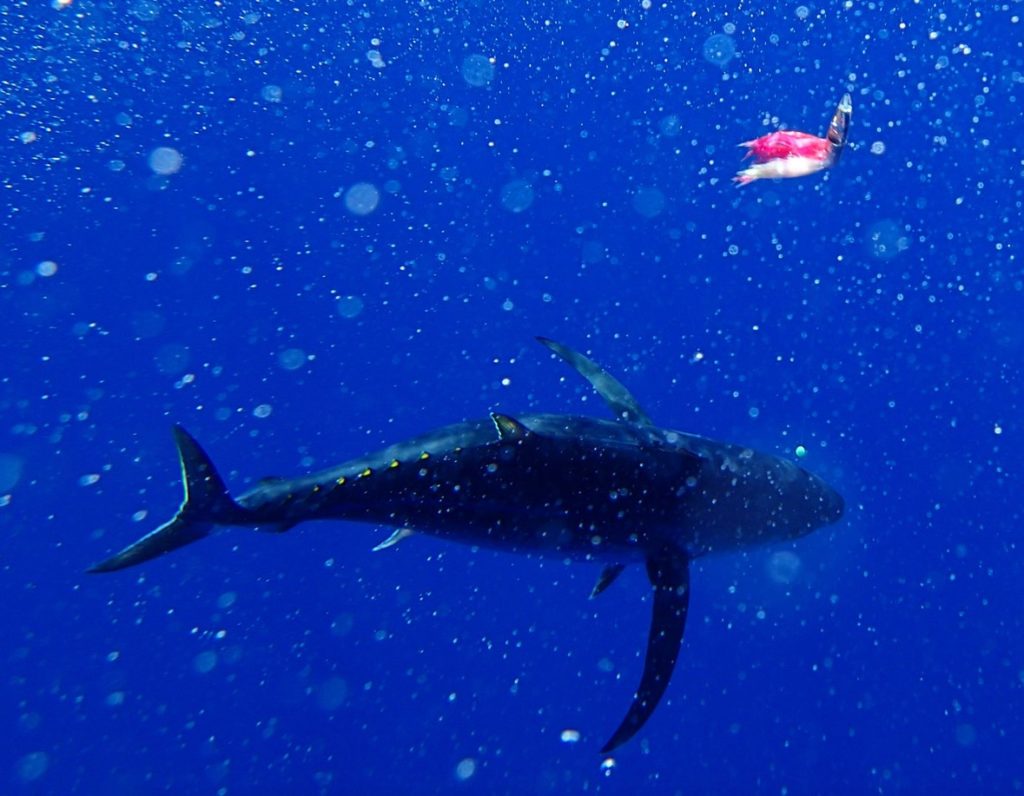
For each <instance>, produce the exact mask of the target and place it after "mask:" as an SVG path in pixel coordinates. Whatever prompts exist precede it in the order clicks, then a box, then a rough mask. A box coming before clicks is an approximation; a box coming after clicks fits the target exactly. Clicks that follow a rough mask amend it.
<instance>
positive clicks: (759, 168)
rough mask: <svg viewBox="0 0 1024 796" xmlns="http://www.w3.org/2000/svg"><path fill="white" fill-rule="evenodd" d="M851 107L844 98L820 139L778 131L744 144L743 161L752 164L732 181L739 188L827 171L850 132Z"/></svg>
mask: <svg viewBox="0 0 1024 796" xmlns="http://www.w3.org/2000/svg"><path fill="white" fill-rule="evenodd" d="M852 113H853V104H852V101H851V99H850V95H849V94H844V95H843V99H842V100H841V101H840V103H839V105H838V107H837V108H836V112H835V114H833V116H832V121H831V123H830V124H829V126H828V132H827V133H826V134H825V137H824V138H819V137H818V136H816V135H811V134H810V133H800V132H797V131H795V130H778V131H776V132H774V133H769V134H768V135H763V136H761V137H760V138H755V139H754V140H753V141H744V142H743V143H742V144H740V146H745V147H747V154H746V155H745V157H748V158H753V159H754V164H753V165H751V166H749V167H748V168H745V169H743V171H741V172H739V173H738V174H737V175H736V176H735V177H734V178H733V179H734V180H735V181H736V182H737V183H738V184H740V185H746V184H747V183H751V182H754V181H755V180H764V179H785V178H788V177H805V176H807V175H808V174H814V173H815V172H818V171H822V170H823V169H827V168H830V167H831V166H834V165H835V164H836V161H838V160H839V156H840V155H841V154H842V151H843V147H844V146H845V145H846V136H847V133H848V132H849V129H850V116H851V115H852Z"/></svg>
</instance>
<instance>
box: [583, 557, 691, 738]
mask: <svg viewBox="0 0 1024 796" xmlns="http://www.w3.org/2000/svg"><path fill="white" fill-rule="evenodd" d="M689 564H690V562H689V560H688V559H687V557H686V554H685V553H684V552H682V551H681V550H677V549H675V548H665V549H663V550H661V551H660V552H657V553H653V554H651V555H649V556H648V557H647V576H648V577H649V578H650V580H651V586H652V587H653V588H654V610H653V612H652V615H651V629H650V631H649V632H648V635H647V657H646V658H644V673H643V675H641V677H640V685H639V686H638V687H637V689H636V694H635V695H634V696H633V704H631V705H630V706H629V712H628V713H626V718H624V719H623V720H622V724H620V725H619V728H618V729H617V730H616V731H615V734H614V735H612V737H611V738H610V739H609V741H608V743H606V744H605V745H604V748H602V749H601V752H602V754H607V753H608V752H610V751H612V750H613V749H615V748H616V747H617V746H621V745H622V744H624V743H625V742H626V741H628V740H629V739H630V738H632V737H633V736H634V735H636V734H637V732H638V731H639V730H640V728H641V727H643V726H644V724H645V723H646V722H647V720H648V719H649V718H650V717H651V714H652V713H654V709H655V708H656V707H657V706H658V701H659V700H660V699H661V695H662V694H664V693H665V689H666V688H667V687H668V681H669V680H670V679H672V670H673V669H675V667H676V658H677V657H678V655H679V645H680V644H681V643H682V641H683V630H684V629H685V628H686V612H687V609H688V608H689V605H690V566H689Z"/></svg>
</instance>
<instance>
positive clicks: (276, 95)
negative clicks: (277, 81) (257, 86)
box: [260, 83, 284, 102]
mask: <svg viewBox="0 0 1024 796" xmlns="http://www.w3.org/2000/svg"><path fill="white" fill-rule="evenodd" d="M260 96H261V97H263V99H264V100H266V101H267V102H280V101H281V99H282V97H284V89H282V88H281V87H280V86H276V85H274V84H273V83H268V84H267V85H265V86H264V87H263V89H262V90H261V91H260Z"/></svg>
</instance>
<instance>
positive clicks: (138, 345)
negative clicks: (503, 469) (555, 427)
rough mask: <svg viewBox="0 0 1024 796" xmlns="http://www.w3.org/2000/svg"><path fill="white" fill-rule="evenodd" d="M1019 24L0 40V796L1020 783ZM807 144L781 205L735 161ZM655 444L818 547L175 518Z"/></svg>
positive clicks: (402, 20) (629, 6) (478, 15)
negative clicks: (678, 451) (695, 552)
mask: <svg viewBox="0 0 1024 796" xmlns="http://www.w3.org/2000/svg"><path fill="white" fill-rule="evenodd" d="M1022 13H1024V7H1022V4H1021V3H1020V2H1010V3H967V2H965V0H960V1H959V2H949V3H938V2H920V3H913V4H912V3H891V4H884V3H876V2H865V1H864V0H848V2H846V3H843V4H839V3H822V4H820V5H815V4H806V5H801V4H799V3H784V4H773V3H765V2H755V3H747V2H740V3H737V2H735V1H734V2H732V3H728V4H724V5H719V6H688V5H685V4H680V3H673V2H664V3H663V2H658V0H635V1H631V2H608V1H607V0H597V2H591V3H560V2H517V3H508V4H502V3H492V2H482V0H481V1H479V2H463V3H454V2H431V0H420V2H401V3H384V2H369V1H367V2H364V1H363V0H349V2H344V3H343V2H326V1H324V0H321V1H320V2H301V3H299V2H297V3H291V2H255V0H253V1H251V2H241V3H236V2H232V1H231V0H225V1H224V2H203V1H200V0H186V1H185V2H181V3H174V4H172V3H166V2H157V1H156V0H129V1H128V2H124V3H121V2H100V1H93V2H90V1H89V0H74V2H61V3H57V4H54V5H51V4H50V3H48V2H43V1H41V2H36V1H33V2H10V3H5V4H4V5H3V6H0V15H2V16H0V19H2V27H0V52H2V55H3V66H2V67H0V75H2V77H0V99H2V105H0V118H2V120H3V136H2V139H0V140H2V144H0V146H2V148H3V152H4V156H3V161H4V167H3V169H2V171H0V188H2V193H0V212H2V215H3V244H4V245H3V248H2V253H0V309H2V311H0V339H2V344H0V346H2V347H0V351H2V354H0V363H2V370H0V534H2V535H0V540H2V541H0V567H2V570H0V572H2V578H0V622H2V625H0V627H2V629H3V633H2V640H0V660H2V662H3V668H2V679H0V734H2V736H3V737H4V738H6V742H5V743H4V744H3V751H2V752H0V792H4V793H11V794H22V793H25V794H36V793H39V794H50V793H53V794H57V793H62V794H69V793H76V794H109V793H132V794H148V793H174V794H181V793H209V794H249V793H325V794H332V793H339V794H348V793H352V794H367V793H382V794H390V793H394V794H399V793H401V794H436V793H462V794H495V793H507V794H534V793H535V794H562V793H580V792H595V793H609V794H612V793H638V792H642V793H665V794H676V793H678V794H693V793H765V794H824V793H869V792H870V793H883V794H916V793H945V792H961V793H983V792H984V793H1010V792H1015V791H1019V790H1021V789H1024V755H1022V754H1021V750H1022V749H1024V740H1022V739H1024V638H1022V629H1024V619H1022V612H1021V607H1022V604H1024V585H1022V584H1024V560H1022V559H1024V551H1022V549H1021V545H1020V543H1019V542H1018V539H1019V538H1020V535H1021V520H1022V517H1021V515H1022V507H1021V506H1022V504H1021V492H1020V490H1021V474H1022V468H1024V456H1022V453H1021V446H1022V435H1024V428H1022V424H1021V420H1020V417H1021V409H1022V387H1021V384H1022V382H1021V376H1022V372H1021V371H1022V364H1024V360H1022V355H1024V302H1022V299H1024V273H1022V265H1021V256H1020V250H1021V245H1022V237H1021V232H1020V227H1021V203H1022V174H1024V155H1022V149H1021V147H1020V145H1019V136H1018V135H1017V129H1018V127H1019V124H1020V113H1021V110H1022V108H1021V104H1022V98H1024V51H1022V45H1021V40H1022V32H1024V26H1022V23H1021V21H1020V15H1021V14H1022ZM847 91H849V92H850V94H851V96H852V98H853V123H852V127H851V132H850V139H849V144H848V146H847V151H846V152H845V154H844V155H843V158H842V160H841V162H840V163H839V164H838V165H837V166H836V167H835V168H834V169H832V170H830V171H828V172H825V173H824V174H819V175H814V176H811V177H806V178H803V179H799V180H790V181H782V182H770V181H762V182H758V183H755V184H753V185H749V186H745V187H742V188H737V187H735V186H734V185H733V183H732V182H731V178H732V176H733V175H734V174H735V172H736V171H737V170H738V169H739V168H741V167H742V165H743V161H742V159H741V158H742V153H743V150H742V149H740V148H739V147H738V146H737V145H738V144H739V143H741V142H743V141H747V140H750V139H752V138H755V137H757V136H759V135H763V134H765V133H768V132H771V131H772V130H775V129H777V128H779V127H788V128H791V129H798V130H805V131H807V132H811V133H815V134H819V135H820V134H822V133H823V131H824V129H825V127H826V125H827V123H828V119H829V118H830V117H831V114H832V111H833V109H834V108H835V105H836V102H838V100H839V98H840V97H841V96H842V94H843V93H844V92H847ZM534 335H545V336H549V337H553V338H555V339H557V340H560V341H563V342H565V343H566V344H568V345H571V346H573V347H575V348H578V349H580V350H583V351H586V352H587V353H588V354H589V355H591V356H592V357H593V358H594V359H595V360H597V361H598V362H599V363H601V364H602V365H603V366H604V367H606V368H607V369H608V370H609V371H610V372H611V373H613V374H615V375H616V376H617V377H618V378H619V379H620V380H621V381H622V382H623V383H624V384H625V385H626V386H627V387H629V388H630V389H631V390H632V392H633V393H634V394H635V395H636V396H637V398H638V399H639V400H640V402H641V403H642V404H643V406H644V407H645V408H646V409H647V411H648V412H649V413H650V415H651V416H652V417H653V418H654V420H655V422H657V423H659V424H660V425H663V426H666V427H669V428H677V429H681V430H684V431H688V432H692V433H697V434H701V435H705V436H709V437H713V438H716V439H723V440H728V441H733V442H738V443H742V444H745V445H750V446H752V447H755V448H758V449H761V450H764V451H766V452H770V453H774V454H776V455H780V456H784V457H787V458H790V459H792V460H794V461H795V460H797V459H798V458H799V460H800V463H801V464H802V465H803V466H805V467H807V468H808V469H810V470H811V471H813V472H815V473H817V474H818V475H821V476H822V477H823V478H825V479H826V480H827V481H829V482H830V483H831V484H832V485H834V486H835V487H836V488H837V489H838V490H839V491H840V492H841V493H842V494H843V495H844V497H845V498H846V503H847V514H846V517H845V518H844V519H843V520H842V521H841V522H840V523H838V524H837V525H834V526H830V527H828V528H825V529H823V530H820V531H818V532H816V533H815V534H813V535H811V536H809V537H807V538H806V539H803V540H800V541H798V542H796V543H788V544H780V545H775V546H772V547H767V548H764V549H758V550H752V551H750V552H747V553H744V554H737V555H731V556H723V557H718V558H704V559H699V560H698V561H697V562H696V563H695V565H694V568H693V579H692V586H693V596H692V601H691V604H690V618H689V623H688V628H687V633H686V638H685V639H684V642H683V648H682V652H681V655H680V658H679V663H678V666H677V668H676V671H675V675H674V678H673V681H672V683H671V685H670V686H669V689H668V692H667V693H666V696H665V699H664V700H663V702H662V704H661V706H660V707H659V709H658V710H657V711H656V712H655V714H654V716H653V718H652V719H651V721H650V722H649V723H648V724H647V726H646V727H644V728H643V730H642V731H641V733H640V734H639V735H638V736H637V738H636V739H634V740H633V741H632V742H630V743H629V744H627V745H626V746H624V747H622V748H621V749H619V750H616V752H615V754H614V755H613V757H611V758H607V759H606V758H605V757H603V756H601V755H600V754H599V752H598V750H599V749H600V747H601V745H602V744H603V743H604V741H605V740H607V737H608V736H609V735H610V733H611V732H612V730H613V729H614V728H615V726H617V724H618V722H619V720H620V719H621V717H622V715H623V714H624V712H625V710H626V708H627V706H628V704H629V700H630V698H631V696H632V693H633V688H634V687H635V685H636V683H637V681H638V678H639V673H640V667H641V663H642V654H643V650H644V645H645V642H646V634H647V626H648V621H649V614H650V593H649V592H650V588H649V586H648V585H647V581H646V577H645V575H644V573H643V570H642V567H632V568H630V569H628V570H627V571H626V573H625V574H624V575H623V577H622V578H621V579H620V580H619V581H618V582H617V583H616V584H615V586H614V588H612V589H610V590H609V591H608V592H606V593H605V594H603V595H601V597H600V598H599V599H596V600H589V599H588V594H589V592H590V589H591V587H592V585H593V583H594V581H595V579H596V577H597V574H598V572H599V570H600V566H599V565H597V564H580V563H575V564H567V563H563V562H562V561H560V560H558V559H546V560H539V559H536V558H530V557H525V556H515V555H512V554H503V553H499V552H494V551H489V550H477V549H473V548H470V547H464V546H458V545H454V544H449V543H445V542H442V541H440V540H436V539H432V538H430V537H428V536H423V535H420V536H416V537H415V538H412V539H409V540H407V541H405V542H403V543H402V544H401V545H399V546H397V547H395V548H392V549H388V550H385V551H382V552H377V553H371V552H370V548H371V547H373V546H374V545H375V544H377V543H379V542H380V541H382V540H383V539H384V538H386V537H387V535H388V534H389V533H391V531H392V530H394V529H393V528H372V527H369V526H365V525H357V524H352V523H341V522H337V523H317V524H307V525H304V526H300V527H297V528H295V529H294V530H292V531H290V532H289V533H288V534H285V535H273V534H258V533H254V532H252V531H250V530H247V529H230V530H227V531H225V532H223V533H221V534H218V535H217V536H215V537H214V538H211V539H208V540H206V541H204V542H202V543H200V544H196V545H194V546H191V547H189V548H187V549H183V550H181V551H178V552H177V553H175V554H173V555H171V556H167V557H165V558H161V559H160V560H158V561H154V562H151V563H149V564H147V565H145V566H143V567H141V568H137V569H131V570H127V571H124V572H120V573H116V574H112V575H87V574H85V570H86V569H87V568H88V567H89V566H90V565H91V564H92V563H94V562H95V561H98V560H100V559H102V558H104V557H106V556H107V555H109V554H111V553H112V552H114V551H115V550H117V549H120V548H121V547H122V546H123V545H125V544H127V543H129V542H131V541H133V540H134V539H135V538H136V537H138V536H139V535H141V534H143V533H145V532H146V531H148V530H150V529H152V528H154V527H156V526H157V525H158V524H160V523H161V522H163V521H164V520H166V519H167V518H169V517H170V516H171V515H172V513H173V512H174V510H175V509H176V508H177V506H178V504H179V501H180V498H181V492H180V490H181V487H180V483H179V475H180V474H179V470H178V464H177V459H176V456H175V452H174V447H173V442H172V438H171V435H170V433H169V432H170V428H171V425H172V424H173V423H181V424H183V425H184V426H185V427H187V428H188V429H189V430H190V431H191V432H192V433H193V434H195V435H196V437H197V438H198V439H199V440H200V441H201V442H202V443H203V444H204V446H205V447H206V448H207V450H208V451H209V453H210V454H211V456H212V457H213V460H214V461H215V462H216V463H217V465H218V467H219V468H220V471H221V473H222V475H223V476H224V477H225V479H226V480H227V482H228V484H229V486H230V487H231V489H232V490H233V491H234V492H235V493H238V492H241V491H242V490H243V489H245V488H246V487H247V486H248V485H250V484H251V483H253V482H254V481H255V480H257V479H259V478H260V477H263V476H267V475H283V476H290V475H297V474H300V473H303V472H306V471H309V470H313V469H317V468H323V467H327V466H329V465H332V464H335V463H337V462H340V461H343V460H345V459H348V458H351V457H354V456H357V455H360V454H362V453H364V452H367V451H370V450H374V449H376V448H378V447H381V446H383V445H385V444H389V443H392V442H396V441H399V440H401V439H404V438H406V437H409V436H412V435H414V434H418V433H421V432H423V431H426V430H429V429H431V428H434V427H436V426H440V425H444V424H446V423H450V422H454V421H458V420H461V419H464V418H474V417H482V416H486V414H487V413H488V412H489V411H491V410H499V411H501V412H505V413H508V414H510V415H512V416H515V415H516V414H522V413H525V412H534V411H545V412H564V413H575V414H592V415H595V416H599V417H606V416H607V413H606V409H605V407H604V405H603V403H602V402H601V401H600V400H599V399H598V398H597V397H596V396H595V395H594V394H593V393H592V391H591V389H590V387H589V386H588V385H587V384H586V383H585V382H584V381H583V380H582V379H579V378H578V377H577V376H576V375H575V374H573V373H572V372H571V371H570V370H569V369H568V368H566V367H565V366H564V365H563V364H562V363H559V362H556V361H555V360H554V359H553V358H552V357H551V356H550V354H549V353H548V352H547V351H546V350H545V349H543V348H542V347H541V346H539V345H537V344H536V343H535V342H534V340H533V337H534Z"/></svg>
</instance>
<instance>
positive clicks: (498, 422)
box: [491, 412, 530, 442]
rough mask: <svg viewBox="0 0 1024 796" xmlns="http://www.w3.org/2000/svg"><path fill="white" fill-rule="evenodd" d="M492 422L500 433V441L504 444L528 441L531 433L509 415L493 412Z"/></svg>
mask: <svg viewBox="0 0 1024 796" xmlns="http://www.w3.org/2000/svg"><path fill="white" fill-rule="evenodd" d="M491 422H493V423H494V428H495V429H496V430H497V432H498V439H500V440H502V441H503V442H515V441H518V440H522V439H526V436H527V435H528V434H529V433H530V430H529V429H528V428H527V427H526V426H524V425H523V424H522V423H520V422H519V421H518V420H516V419H515V418H514V417H509V416H508V415H502V414H499V413H497V412H491Z"/></svg>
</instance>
